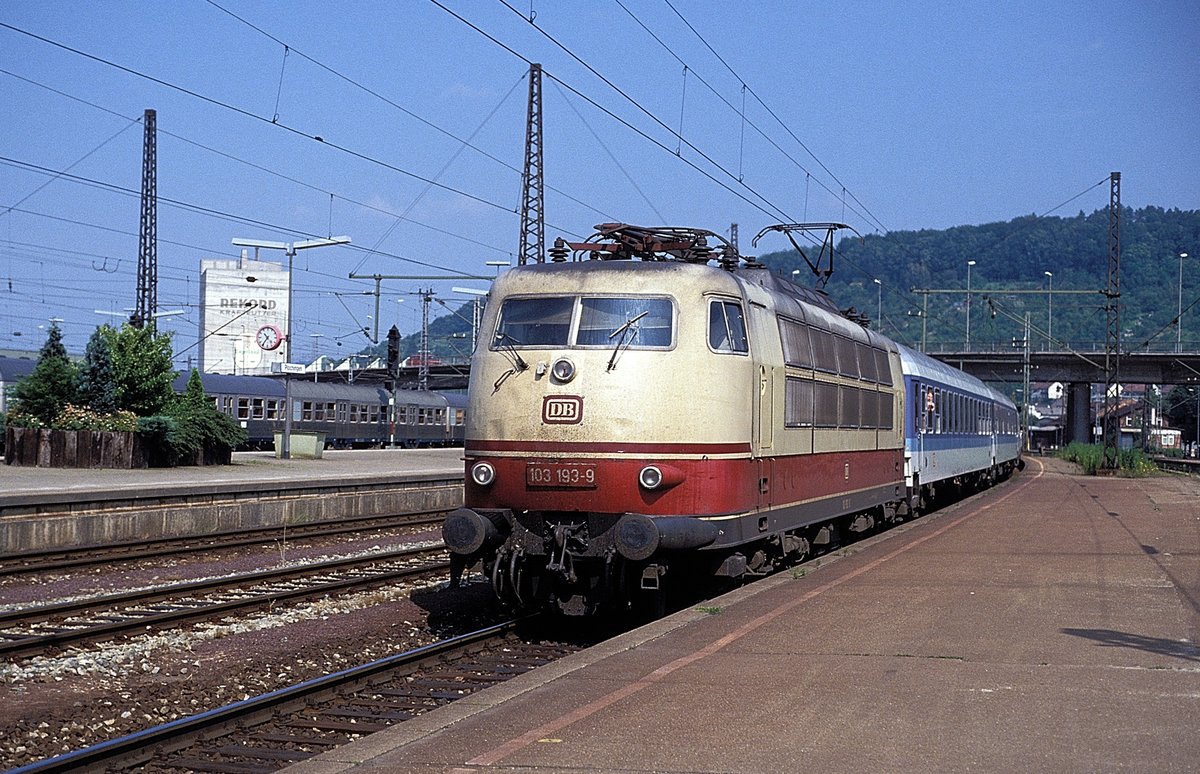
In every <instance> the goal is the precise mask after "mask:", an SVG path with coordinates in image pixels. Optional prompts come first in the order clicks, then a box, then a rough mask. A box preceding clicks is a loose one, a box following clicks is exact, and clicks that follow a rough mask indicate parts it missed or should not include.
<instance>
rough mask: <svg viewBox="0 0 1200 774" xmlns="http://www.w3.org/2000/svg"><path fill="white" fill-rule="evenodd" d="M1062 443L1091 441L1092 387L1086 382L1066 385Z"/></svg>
mask: <svg viewBox="0 0 1200 774" xmlns="http://www.w3.org/2000/svg"><path fill="white" fill-rule="evenodd" d="M1064 430H1065V435H1064V437H1063V442H1064V443H1071V442H1072V441H1078V442H1079V443H1091V440H1092V385H1091V384H1090V383H1088V382H1071V383H1070V384H1068V385H1067V415H1066V427H1065V428H1064Z"/></svg>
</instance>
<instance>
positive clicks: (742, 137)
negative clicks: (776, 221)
mask: <svg viewBox="0 0 1200 774" xmlns="http://www.w3.org/2000/svg"><path fill="white" fill-rule="evenodd" d="M613 2H615V3H616V4H617V5H618V6H619V7H620V8H621V10H622V11H624V12H625V13H626V14H627V15H628V16H629V18H631V19H633V21H634V22H635V23H636V24H637V25H638V26H639V27H641V28H642V30H643V31H644V32H645V33H646V34H647V35H649V36H650V37H651V38H653V39H654V41H655V42H656V43H658V45H659V46H661V47H662V48H663V50H665V51H666V52H667V53H668V54H670V55H671V57H672V58H674V59H675V61H676V62H678V63H679V64H681V65H683V67H684V68H685V71H688V72H690V73H691V74H692V77H694V78H695V79H696V80H698V81H699V82H700V83H701V84H703V85H704V86H705V87H706V88H707V89H708V90H709V91H710V92H712V94H713V96H715V97H716V98H717V99H718V100H720V101H721V102H722V103H724V105H725V106H726V107H727V108H729V110H731V111H732V112H733V113H735V114H737V115H738V116H739V118H740V120H741V124H740V125H741V134H740V137H739V143H738V174H737V179H738V181H739V182H741V181H742V177H743V175H742V172H741V165H742V151H743V149H744V146H745V127H746V126H747V125H749V126H750V128H751V129H753V130H754V131H755V132H757V133H758V135H759V136H760V137H762V138H763V139H764V140H766V141H767V142H768V143H769V144H770V145H771V146H772V147H773V148H775V150H777V151H779V153H781V154H782V155H783V157H784V158H786V159H787V160H788V161H790V162H791V163H792V164H793V165H794V166H796V167H797V168H799V169H800V171H802V172H804V174H805V177H806V179H807V178H808V177H810V176H811V175H812V173H811V172H810V171H809V170H808V168H806V167H805V166H804V165H803V164H801V163H800V162H799V160H797V159H796V158H795V157H793V156H792V154H790V153H788V151H787V150H786V149H785V148H783V146H781V145H780V144H779V143H777V142H776V141H775V139H774V138H773V137H771V136H770V135H769V134H767V133H766V132H765V131H764V130H763V129H762V128H761V127H759V126H758V124H757V123H755V122H754V121H752V120H750V119H748V118H746V92H747V91H749V92H750V93H751V94H753V93H754V92H753V89H751V88H750V87H749V85H748V84H747V83H746V82H745V81H744V80H742V78H741V76H739V75H738V74H737V73H736V72H734V70H733V68H731V67H730V66H729V64H728V63H726V62H725V60H724V59H722V58H721V55H720V54H718V53H717V52H716V51H715V50H714V49H713V48H712V47H711V46H709V45H708V42H707V41H705V40H704V39H703V38H701V41H702V42H703V43H704V44H705V46H707V47H708V49H709V50H710V51H712V53H713V55H714V56H716V57H717V59H719V60H720V61H721V64H723V65H725V67H726V69H728V70H729V71H730V73H732V74H733V76H734V77H735V78H737V79H738V81H739V83H741V91H742V107H741V109H740V110H739V109H738V108H737V107H736V106H734V104H733V103H732V102H730V101H729V100H728V99H726V97H725V96H724V95H723V94H721V92H720V91H719V90H718V89H717V88H716V87H715V86H713V85H712V84H711V83H709V82H708V80H706V79H705V78H704V77H703V76H702V75H700V74H699V72H697V70H696V68H695V67H694V66H693V65H689V64H688V63H687V62H686V61H685V60H684V59H683V57H681V56H680V55H679V54H678V53H677V52H676V51H675V49H673V48H672V47H671V46H670V45H668V44H667V42H666V41H664V40H663V39H662V37H661V36H659V35H658V34H657V33H656V32H654V31H653V30H652V29H650V27H649V26H647V25H646V24H645V23H644V22H643V21H642V20H641V19H640V18H639V17H638V16H637V15H636V14H635V13H633V11H631V10H629V8H628V7H627V6H626V5H625V3H624V2H622V0H613ZM671 10H673V11H674V10H675V9H674V8H672V9H671ZM675 13H676V15H679V12H678V11H675ZM680 19H681V20H682V21H683V22H684V24H687V25H688V28H689V29H691V30H692V32H693V33H695V32H696V31H695V29H694V28H692V26H691V24H690V23H689V22H688V21H687V19H684V18H683V17H682V16H680ZM696 34H697V35H699V33H696ZM754 98H755V99H756V100H758V101H759V103H760V104H761V103H762V100H761V99H759V97H758V95H757V94H755V95H754ZM764 107H766V106H765V105H764ZM768 110H769V109H768ZM776 120H777V121H778V120H779V119H778V118H777V117H776ZM785 128H786V127H785ZM793 136H794V135H793ZM797 141H798V142H799V140H797ZM801 147H804V149H805V150H806V151H808V148H807V147H805V146H804V144H803V143H801ZM809 155H813V154H812V152H811V151H809ZM813 158H814V159H815V160H816V161H817V163H820V159H817V158H816V156H813ZM821 166H822V168H823V169H824V168H825V167H824V165H823V164H822V165H821ZM826 171H827V172H828V170H826ZM829 176H830V177H832V178H833V179H834V181H836V182H837V183H838V185H841V181H840V180H838V179H837V176H836V175H834V174H833V173H832V172H829ZM817 185H819V186H820V187H821V188H823V189H825V190H826V191H827V192H828V193H829V194H830V195H831V196H837V192H836V191H834V190H833V189H832V188H830V187H829V186H827V185H825V184H824V183H823V182H821V180H819V179H818V180H817ZM863 209H864V210H866V208H865V207H864V208H863ZM851 210H852V211H853V212H855V214H857V215H858V216H859V217H861V218H862V219H863V220H866V221H868V222H869V221H872V220H875V224H877V225H878V226H879V227H882V224H878V220H877V219H875V218H874V216H873V215H871V214H870V211H869V210H868V211H867V212H866V214H864V213H861V212H858V210H857V209H854V208H851ZM806 212H807V207H806ZM805 217H806V218H807V214H806V215H805ZM843 220H844V218H843ZM884 230H885V231H886V229H884Z"/></svg>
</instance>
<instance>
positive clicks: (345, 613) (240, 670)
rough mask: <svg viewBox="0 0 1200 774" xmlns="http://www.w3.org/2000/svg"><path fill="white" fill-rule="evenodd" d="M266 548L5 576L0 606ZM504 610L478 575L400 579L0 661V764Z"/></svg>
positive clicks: (346, 550) (202, 566) (264, 559)
mask: <svg viewBox="0 0 1200 774" xmlns="http://www.w3.org/2000/svg"><path fill="white" fill-rule="evenodd" d="M429 539H432V536H431V535H429V534H424V535H418V536H407V537H395V538H392V539H389V540H388V541H381V540H380V539H379V537H378V536H377V535H375V536H371V537H369V538H363V539H360V540H357V541H355V540H347V541H345V542H344V543H341V544H339V545H337V546H330V545H328V544H326V545H322V546H309V547H301V546H290V547H289V550H288V552H287V553H286V554H285V560H287V561H289V562H291V561H301V560H313V559H315V558H318V557H323V558H334V557H335V556H341V555H354V554H357V553H371V552H376V551H381V550H393V549H396V548H400V547H403V546H408V545H420V544H422V543H423V542H424V541H427V540H429ZM279 559H280V552H279V551H278V549H277V547H276V546H264V549H263V550H262V551H258V552H253V551H252V552H237V553H236V554H234V555H230V554H226V555H224V556H222V555H219V554H218V553H214V554H210V555H207V556H206V557H203V558H199V559H193V560H190V561H186V562H178V563H173V564H172V565H170V566H164V565H163V564H161V563H160V564H154V563H146V565H145V566H132V567H125V566H124V565H116V564H115V565H113V566H112V567H109V568H105V569H101V570H89V571H86V572H85V573H82V574H81V575H79V576H73V575H72V576H56V577H53V578H39V577H36V576H29V577H25V578H21V579H19V580H20V581H21V582H19V583H17V582H12V581H10V582H8V583H5V584H4V585H3V588H0V604H3V605H5V606H12V607H17V606H21V605H22V604H28V602H29V601H37V602H38V603H41V604H44V603H46V602H48V601H50V600H61V599H69V598H74V597H78V596H86V595H87V594H89V593H90V594H97V593H113V592H114V591H119V590H125V589H132V588H139V587H144V586H153V585H155V584H161V583H164V582H179V581H186V580H192V579H197V578H201V577H213V576H219V575H226V574H229V573H230V572H231V571H246V570H249V569H259V568H266V567H272V566H278V562H279ZM501 618H503V615H502V613H501V611H500V610H498V609H497V608H496V606H495V605H494V604H493V603H492V601H491V590H490V587H489V586H488V584H487V583H484V582H482V579H477V581H476V582H474V583H467V584H465V585H464V586H463V587H461V588H459V589H449V588H448V587H447V584H446V583H445V582H444V581H442V582H436V583H430V582H424V583H415V584H414V583H403V584H395V585H391V586H387V587H382V588H378V589H373V590H370V591H364V592H359V593H353V594H345V595H340V596H337V597H327V598H325V599H321V600H315V601H308V602H301V603H298V604H296V605H291V606H287V607H284V608H276V609H274V610H272V611H270V612H264V613H258V614H248V615H246V616H237V617H230V618H226V619H224V620H223V621H221V622H219V623H210V624H200V625H196V626H194V627H191V628H187V629H177V630H170V631H162V632H153V633H147V634H144V635H140V636H136V637H132V638H128V639H125V640H121V641H118V642H113V643H108V644H101V645H95V646H89V647H87V648H83V649H79V650H70V651H67V652H64V653H62V654H60V655H56V656H39V657H35V658H30V659H26V660H23V661H19V662H17V663H13V664H4V665H0V738H3V739H4V740H5V744H4V745H3V746H2V747H0V767H3V768H12V767H15V766H20V765H23V764H25V763H29V762H32V761H35V760H39V759H41V758H44V757H48V756H52V755H58V754H61V753H64V752H69V751H70V750H74V749H78V748H80V747H84V746H87V745H91V744H96V743H98V742H101V741H104V740H106V739H111V738H114V737H117V736H121V735H124V734H128V733H131V732H133V731H136V730H139V729H143V728H147V727H149V726H153V725H156V724H159V723H165V722H168V721H171V720H175V719H177V718H180V717H184V716H187V715H192V714H196V713H198V712H202V711H204V710H208V709H213V708H216V707H220V706H223V705H225V704H228V703H231V702H234V701H239V700H241V699H245V698H249V697H250V696H254V695H257V694H260V693H264V692H267V691H271V690H275V689H277V688H282V687H285V686H287V685H291V684H294V683H297V682H301V681H303V680H308V679H311V678H314V677H319V676H321V675H325V674H328V673H330V672H333V671H336V670H339V669H344V668H347V667H350V666H354V665H356V664H361V663H364V662H367V661H371V660H374V659H377V658H382V657H384V656H388V655H392V654H394V653H398V652H401V651H404V650H408V649H411V648H413V647H416V646H418V645H423V644H427V643H429V642H433V641H435V640H438V639H442V638H444V637H447V636H450V635H453V634H457V633H461V632H465V631H470V630H472V629H476V628H479V627H481V626H484V625H486V624H488V623H492V622H494V621H498V620H500V619H501Z"/></svg>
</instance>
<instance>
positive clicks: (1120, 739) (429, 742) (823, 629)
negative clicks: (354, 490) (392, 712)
mask: <svg viewBox="0 0 1200 774" xmlns="http://www.w3.org/2000/svg"><path fill="white" fill-rule="evenodd" d="M1072 468H1073V466H1070V465H1068V464H1067V463H1064V462H1061V461H1058V460H1049V459H1046V460H1043V459H1034V460H1031V461H1030V464H1029V466H1028V467H1027V468H1026V470H1025V471H1024V473H1021V474H1018V475H1017V476H1016V477H1015V478H1014V479H1012V480H1011V481H1009V482H1007V483H1005V484H1003V485H1001V486H999V487H996V488H994V489H992V490H990V491H988V492H985V493H983V494H980V495H977V496H976V497H974V498H972V499H970V500H967V501H964V502H962V503H959V504H957V505H955V506H952V507H950V508H946V509H944V510H943V511H941V512H939V513H937V514H934V515H931V516H928V517H926V518H924V519H921V520H918V521H916V522H913V523H911V524H908V525H904V526H903V527H901V528H899V529H896V530H892V531H891V532H890V533H886V534H884V535H880V536H876V537H874V538H872V539H870V540H868V541H864V542H862V543H859V544H858V545H856V546H854V547H853V549H851V550H849V551H847V552H844V553H843V554H842V555H838V556H831V557H826V558H824V559H823V560H822V562H821V564H820V566H819V567H818V568H815V569H809V570H807V571H804V572H801V571H792V572H785V573H782V574H780V575H777V576H775V577H773V578H770V579H767V580H765V581H761V582H759V583H755V584H753V585H751V586H747V587H745V588H743V589H740V590H738V591H736V592H734V593H732V594H729V595H726V596H725V597H722V598H720V599H719V600H717V601H715V602H713V603H711V605H712V607H711V608H707V607H706V608H705V609H703V610H701V609H696V610H686V611H683V612H680V613H677V614H676V615H674V616H671V617H670V618H667V619H664V620H662V621H659V622H656V623H654V624H651V625H650V626H647V627H643V628H642V629H638V630H636V631H633V632H630V633H628V634H626V635H623V636H622V637H619V638H617V639H614V640H611V641H609V642H607V643H604V644H602V645H600V646H598V647H596V648H592V649H590V650H588V651H584V652H581V653H578V654H575V655H574V656H571V657H569V658H567V659H564V660H563V661H560V662H557V663H555V664H552V665H549V666H547V667H543V668H542V669H538V670H535V671H534V672H532V673H530V674H527V675H523V676H521V677H518V678H516V679H514V680H512V681H509V682H508V683H505V684H503V685H500V686H495V687H493V688H490V689H488V690H485V691H482V692H480V693H479V694H477V695H475V696H473V697H469V698H467V699H463V700H461V701H459V702H456V703H454V704H452V705H449V706H447V707H444V708H442V709H439V710H437V711H435V712H431V713H429V714H427V715H424V716H421V717H418V718H416V719H414V720H412V721H409V722H407V723H403V724H400V725H398V726H396V727H394V728H392V729H389V730H388V731H384V732H381V733H378V734H374V735H372V736H370V737H367V738H365V739H363V740H361V741H360V742H358V743H355V744H352V745H349V746H346V747H342V748H339V749H336V750H332V751H330V752H328V753H325V754H324V755H321V756H318V757H316V758H313V759H311V760H309V761H307V762H304V763H301V764H299V765H296V766H293V767H291V768H290V769H288V771H289V772H291V774H333V773H334V772H345V771H353V772H356V773H364V772H479V771H502V772H712V773H717V772H737V773H739V774H740V773H742V772H747V773H748V772H756V773H757V772H817V771H819V772H830V771H832V772H931V771H932V772H941V771H947V772H949V771H954V772H958V771H989V772H991V771H1013V772H1018V771H1019V772H1026V771H1054V772H1059V771H1065V772H1073V771H1074V772H1095V771H1139V772H1140V771H1197V770H1200V648H1198V647H1197V643H1198V641H1200V601H1198V600H1200V506H1198V503H1200V483H1198V482H1197V481H1196V480H1195V479H1187V478H1184V477H1172V476H1159V477H1155V478H1149V479H1127V478H1094V477H1083V476H1078V475H1075V474H1074V473H1073V472H1071V470H1072ZM564 625H565V626H569V625H570V622H569V621H567V622H564Z"/></svg>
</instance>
